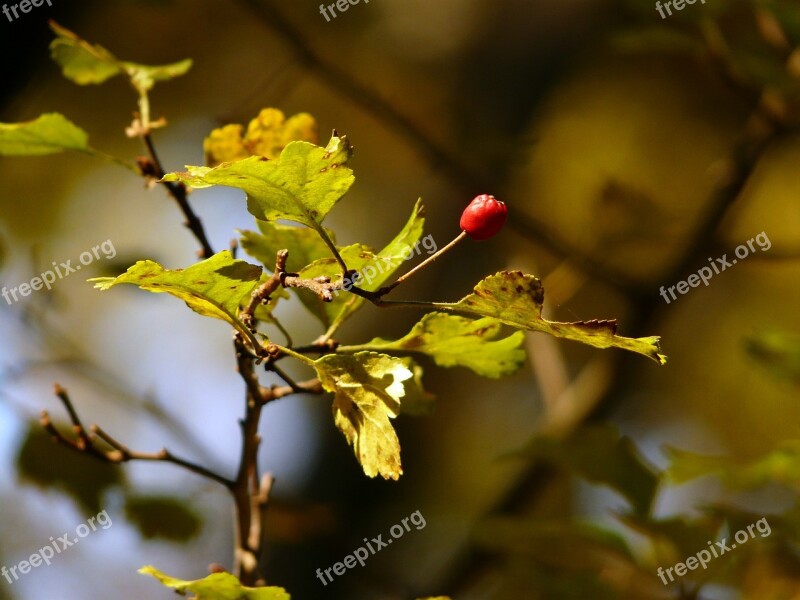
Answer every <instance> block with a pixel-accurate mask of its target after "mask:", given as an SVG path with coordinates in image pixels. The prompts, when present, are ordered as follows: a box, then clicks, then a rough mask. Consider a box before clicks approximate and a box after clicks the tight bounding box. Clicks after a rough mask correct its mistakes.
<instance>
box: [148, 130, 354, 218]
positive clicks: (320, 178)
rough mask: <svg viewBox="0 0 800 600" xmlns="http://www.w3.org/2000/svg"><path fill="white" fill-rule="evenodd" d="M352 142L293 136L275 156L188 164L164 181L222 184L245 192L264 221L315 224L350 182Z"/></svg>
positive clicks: (202, 185) (199, 185)
mask: <svg viewBox="0 0 800 600" xmlns="http://www.w3.org/2000/svg"><path fill="white" fill-rule="evenodd" d="M351 156H352V147H351V146H350V142H349V141H348V140H347V138H346V137H341V138H340V137H333V138H331V141H330V142H329V143H328V146H327V147H326V148H321V147H319V146H315V145H314V144H309V143H308V142H292V143H290V144H289V145H288V146H286V148H284V150H283V152H281V155H280V158H278V159H277V160H269V159H267V158H266V157H263V156H252V157H250V158H246V159H244V160H239V161H236V162H230V163H223V164H221V165H219V166H217V167H191V166H190V167H187V171H186V172H183V173H169V174H168V175H166V177H164V180H165V181H182V182H184V183H185V184H186V185H189V186H191V187H194V188H205V187H211V186H215V185H224V186H228V187H234V188H238V189H241V190H244V191H245V192H246V193H247V210H249V211H250V213H251V214H252V215H253V216H255V217H256V218H257V219H261V220H262V221H275V220H278V219H286V220H289V221H295V222H297V223H301V224H303V225H308V226H310V227H314V228H317V227H318V226H319V224H320V223H322V221H323V219H325V217H326V216H327V214H328V213H329V212H330V210H331V209H332V208H333V207H334V206H335V205H336V203H337V202H338V201H339V200H340V199H341V198H342V196H344V194H345V193H347V190H349V189H350V186H351V185H352V184H353V180H354V177H353V172H352V170H351V169H350V168H349V167H348V166H347V161H348V160H350V157H351Z"/></svg>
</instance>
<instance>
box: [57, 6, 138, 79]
mask: <svg viewBox="0 0 800 600" xmlns="http://www.w3.org/2000/svg"><path fill="white" fill-rule="evenodd" d="M50 29H52V30H53V32H54V33H55V34H56V38H55V39H54V40H53V41H52V42H50V55H51V56H52V58H53V60H55V61H56V62H57V63H58V64H59V65H61V69H62V72H63V74H64V77H66V78H67V79H69V80H70V81H74V82H75V83H77V84H78V85H88V84H91V83H103V82H104V81H106V80H107V79H109V78H110V77H114V76H115V75H118V74H119V73H121V72H122V67H121V65H120V63H119V60H117V58H116V57H115V56H114V55H113V54H111V52H109V51H108V50H106V49H105V48H103V47H102V46H99V45H96V44H90V43H89V42H86V41H84V40H82V39H81V38H80V37H78V36H77V35H76V34H75V33H73V32H72V31H70V30H69V29H66V28H65V27H61V26H60V25H59V24H57V23H56V22H55V21H51V22H50Z"/></svg>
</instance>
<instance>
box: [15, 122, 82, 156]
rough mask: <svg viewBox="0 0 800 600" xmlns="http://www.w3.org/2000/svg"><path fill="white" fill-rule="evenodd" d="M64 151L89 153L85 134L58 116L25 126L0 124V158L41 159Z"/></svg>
mask: <svg viewBox="0 0 800 600" xmlns="http://www.w3.org/2000/svg"><path fill="white" fill-rule="evenodd" d="M65 150H80V151H87V150H89V136H88V135H87V134H86V132H85V131H84V130H83V129H81V128H80V127H78V126H77V125H75V124H74V123H73V122H72V121H70V120H69V119H67V118H66V117H65V116H64V115H61V114H59V113H46V114H43V115H41V116H40V117H38V118H37V119H35V120H33V121H27V122H24V123H0V154H2V155H6V156H13V155H16V156H40V155H43V154H56V153H58V152H64V151H65Z"/></svg>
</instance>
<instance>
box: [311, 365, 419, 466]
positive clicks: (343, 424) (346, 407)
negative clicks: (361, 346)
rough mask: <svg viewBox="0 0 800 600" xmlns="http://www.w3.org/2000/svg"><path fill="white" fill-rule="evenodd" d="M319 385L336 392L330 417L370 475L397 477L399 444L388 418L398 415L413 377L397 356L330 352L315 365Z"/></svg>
mask: <svg viewBox="0 0 800 600" xmlns="http://www.w3.org/2000/svg"><path fill="white" fill-rule="evenodd" d="M314 368H315V369H316V370H317V375H318V376H319V380H320V383H322V387H323V388H325V390H327V391H329V392H333V393H334V394H335V397H334V401H333V418H334V422H335V423H336V426H337V427H338V428H339V429H340V430H341V432H342V433H343V434H344V436H345V438H347V441H348V442H349V443H350V444H351V445H352V446H353V450H354V452H355V455H356V459H358V462H359V463H360V464H361V466H362V468H363V469H364V473H365V474H366V475H367V476H368V477H375V476H376V475H381V476H382V477H383V478H384V479H398V478H399V477H400V475H402V474H403V468H402V466H401V465H400V441H399V440H398V439H397V434H396V433H395V431H394V428H393V427H392V424H391V422H390V419H394V418H395V417H397V415H398V414H400V399H401V398H403V396H405V394H406V390H405V387H404V383H403V382H405V381H406V380H409V379H413V377H414V373H413V372H412V371H411V370H410V369H409V368H408V366H406V363H405V362H403V360H401V359H399V358H394V357H391V356H386V355H385V354H376V353H374V352H359V353H358V354H329V355H327V356H323V357H322V358H320V359H319V360H317V361H315V363H314Z"/></svg>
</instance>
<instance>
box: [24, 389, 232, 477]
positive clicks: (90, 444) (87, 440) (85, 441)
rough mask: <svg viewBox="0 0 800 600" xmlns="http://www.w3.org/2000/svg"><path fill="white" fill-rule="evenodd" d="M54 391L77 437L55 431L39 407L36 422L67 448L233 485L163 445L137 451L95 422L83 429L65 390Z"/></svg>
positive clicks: (111, 459)
mask: <svg viewBox="0 0 800 600" xmlns="http://www.w3.org/2000/svg"><path fill="white" fill-rule="evenodd" d="M55 394H56V396H57V397H58V398H59V400H61V403H62V404H63V405H64V408H65V409H66V411H67V413H68V414H69V418H70V421H71V422H72V429H73V431H74V433H75V435H76V436H77V438H76V439H71V438H69V437H67V436H65V435H64V434H63V433H61V431H59V430H58V428H57V427H56V426H55V425H54V424H53V422H52V420H51V419H50V414H49V413H48V412H47V411H46V410H43V411H42V414H41V417H40V419H39V422H40V423H41V424H42V427H44V428H45V430H47V432H48V433H49V434H50V435H51V436H52V437H53V439H54V440H56V441H57V442H58V443H60V444H62V445H64V446H66V447H68V448H71V449H72V450H74V451H76V452H80V453H82V454H86V455H87V456H92V457H94V458H97V459H98V460H102V461H105V462H109V463H113V464H120V463H125V462H130V461H133V460H142V461H153V462H166V463H171V464H174V465H177V466H179V467H182V468H184V469H186V470H187V471H191V472H192V473H196V474H197V475H200V476H202V477H205V478H207V479H210V480H212V481H215V482H217V483H219V484H222V485H224V486H225V487H226V488H228V489H230V488H231V487H232V486H233V482H232V481H231V480H230V479H227V478H226V477H223V476H222V475H219V474H217V473H215V472H214V471H211V470H210V469H207V468H205V467H203V466H202V465H199V464H197V463H193V462H191V461H188V460H186V459H183V458H180V457H178V456H175V455H174V454H172V453H171V452H170V451H169V450H167V449H166V448H162V449H161V450H160V451H158V452H153V453H147V452H137V451H135V450H131V449H130V448H128V447H127V446H126V445H124V444H122V443H121V442H119V441H117V440H116V439H114V438H113V437H111V435H109V434H108V433H106V431H104V430H103V429H101V428H100V426H98V425H92V426H91V427H90V428H89V430H87V429H86V428H85V427H84V425H83V423H82V422H81V419H80V417H79V416H78V412H77V411H76V410H75V407H74V405H73V404H72V401H71V400H70V397H69V394H68V393H67V390H65V389H64V388H63V387H61V386H60V385H58V384H56V386H55ZM98 438H99V439H100V440H102V441H104V442H105V443H106V444H108V445H109V446H110V447H111V450H105V449H102V448H99V447H98V446H97V439H98Z"/></svg>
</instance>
